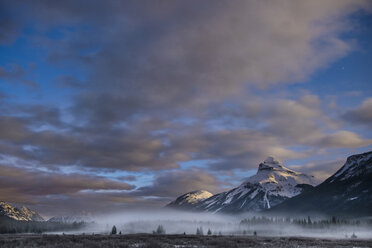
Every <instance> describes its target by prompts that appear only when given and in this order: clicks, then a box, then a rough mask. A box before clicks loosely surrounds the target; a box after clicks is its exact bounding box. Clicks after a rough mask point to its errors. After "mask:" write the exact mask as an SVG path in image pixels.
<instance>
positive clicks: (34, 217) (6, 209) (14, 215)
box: [0, 201, 44, 221]
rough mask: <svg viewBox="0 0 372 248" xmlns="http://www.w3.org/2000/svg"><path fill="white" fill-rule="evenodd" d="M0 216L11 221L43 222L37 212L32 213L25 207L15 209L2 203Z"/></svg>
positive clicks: (0, 202) (0, 203)
mask: <svg viewBox="0 0 372 248" xmlns="http://www.w3.org/2000/svg"><path fill="white" fill-rule="evenodd" d="M0 216H3V217H7V218H10V219H13V220H23V221H44V219H43V217H41V216H40V215H39V214H38V213H37V212H35V211H32V210H30V209H28V208H26V207H25V206H22V207H20V208H17V207H14V206H12V205H10V204H9V203H6V202H3V201H0Z"/></svg>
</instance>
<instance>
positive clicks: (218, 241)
mask: <svg viewBox="0 0 372 248" xmlns="http://www.w3.org/2000/svg"><path fill="white" fill-rule="evenodd" d="M0 247H2V248H8V247H12V248H13V247H57V248H58V247H68V248H72V247H93V248H94V247H112V248H114V247H123V248H126V247H140V248H141V247H143V248H158V247H166V248H168V247H174V248H176V247H177V248H181V247H185V248H186V247H190V248H191V247H193V248H199V247H221V248H230V247H232V248H234V247H236V248H238V247H239V248H240V247H241V248H243V247H276V248H280V247H314V248H315V247H344V248H345V247H372V239H370V240H366V239H363V240H362V239H316V238H302V237H254V236H196V235H151V234H133V235H0Z"/></svg>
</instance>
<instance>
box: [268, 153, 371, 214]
mask: <svg viewBox="0 0 372 248" xmlns="http://www.w3.org/2000/svg"><path fill="white" fill-rule="evenodd" d="M272 211H273V212H283V213H287V212H289V213H303V214H304V213H322V214H328V215H348V216H366V215H372V151H371V152H367V153H363V154H356V155H352V156H350V157H348V158H347V160H346V163H345V164H344V166H343V167H342V168H341V169H339V170H338V171H337V172H336V173H335V174H334V175H332V176H331V177H329V178H328V179H327V180H326V181H324V182H323V183H322V184H320V185H318V186H317V187H315V188H314V189H312V190H310V191H308V192H305V193H303V194H301V195H299V196H296V197H294V198H292V199H289V200H287V201H285V202H283V203H282V204H280V205H278V206H276V207H275V208H273V209H272Z"/></svg>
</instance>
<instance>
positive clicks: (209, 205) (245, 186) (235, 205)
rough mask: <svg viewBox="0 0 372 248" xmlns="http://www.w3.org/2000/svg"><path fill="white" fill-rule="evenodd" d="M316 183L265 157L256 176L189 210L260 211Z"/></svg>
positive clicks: (314, 179)
mask: <svg viewBox="0 0 372 248" xmlns="http://www.w3.org/2000/svg"><path fill="white" fill-rule="evenodd" d="M318 183H319V181H318V180H317V179H316V178H314V177H313V176H309V175H306V174H303V173H299V172H296V171H293V170H290V169H288V168H286V167H284V166H283V165H281V164H280V163H279V162H278V161H277V160H276V159H275V158H273V157H268V158H267V159H266V160H265V161H264V162H263V163H261V164H260V165H259V167H258V170H257V173H256V174H255V175H254V176H251V177H250V178H248V179H247V180H246V181H244V182H243V183H242V184H241V185H240V186H238V187H237V188H234V189H232V190H230V191H227V192H223V193H220V194H216V195H213V196H211V197H209V198H207V199H205V200H201V201H199V202H198V203H196V204H194V206H193V207H192V210H197V211H207V212H214V213H216V212H223V213H236V212H244V211H260V210H263V209H268V208H271V207H272V206H275V205H277V204H279V203H281V202H283V201H284V200H286V199H289V198H291V197H293V196H296V195H298V194H300V193H302V192H303V191H304V190H307V189H309V188H312V187H313V186H315V185H317V184H318ZM184 196H185V195H184ZM181 197H182V196H181ZM181 197H179V198H181ZM179 198H177V199H179ZM176 201H177V200H176ZM179 205H181V206H182V204H179Z"/></svg>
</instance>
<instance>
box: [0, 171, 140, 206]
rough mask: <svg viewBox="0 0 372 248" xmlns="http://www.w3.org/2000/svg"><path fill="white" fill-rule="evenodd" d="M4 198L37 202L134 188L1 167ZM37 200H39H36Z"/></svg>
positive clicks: (95, 179) (0, 193) (96, 179)
mask: <svg viewBox="0 0 372 248" xmlns="http://www.w3.org/2000/svg"><path fill="white" fill-rule="evenodd" d="M0 172H1V173H0V175H1V176H0V178H1V180H0V186H1V187H0V188H1V191H0V198H1V199H6V200H7V201H22V200H24V201H31V202H32V201H33V198H34V197H36V198H37V197H40V196H53V195H54V196H62V197H63V196H64V195H70V194H79V192H80V191H84V190H131V189H134V186H133V185H130V184H127V183H125V182H117V181H112V180H108V179H106V178H103V177H98V176H84V175H79V174H65V175H63V174H56V173H48V172H42V171H30V170H27V169H24V168H23V169H22V168H15V167H13V166H7V165H1V166H0ZM36 198H35V199H36Z"/></svg>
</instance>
